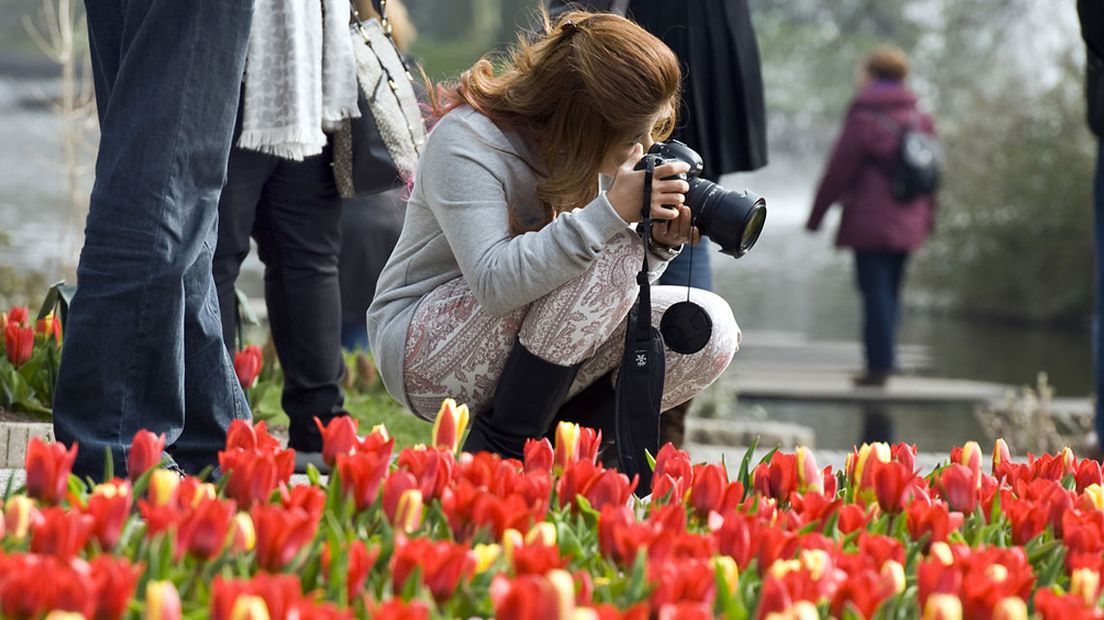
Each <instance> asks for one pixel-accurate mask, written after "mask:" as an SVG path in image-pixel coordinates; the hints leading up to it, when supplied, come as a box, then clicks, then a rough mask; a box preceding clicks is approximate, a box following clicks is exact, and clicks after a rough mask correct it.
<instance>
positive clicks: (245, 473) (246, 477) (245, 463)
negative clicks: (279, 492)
mask: <svg viewBox="0 0 1104 620" xmlns="http://www.w3.org/2000/svg"><path fill="white" fill-rule="evenodd" d="M219 465H220V466H221V467H222V471H223V473H224V474H226V475H227V476H229V478H228V479H227V481H226V487H225V491H226V495H227V497H230V498H231V499H233V500H235V501H236V502H238V504H239V505H241V507H242V508H243V509H248V508H249V507H250V506H253V505H254V504H257V503H266V502H268V500H269V498H271V496H272V492H273V491H275V490H276V488H277V486H279V485H280V484H281V483H283V484H287V483H288V481H290V480H291V474H292V472H293V471H294V470H295V451H294V450H279V451H275V452H262V451H259V450H254V451H248V452H246V451H240V450H235V451H223V452H219Z"/></svg>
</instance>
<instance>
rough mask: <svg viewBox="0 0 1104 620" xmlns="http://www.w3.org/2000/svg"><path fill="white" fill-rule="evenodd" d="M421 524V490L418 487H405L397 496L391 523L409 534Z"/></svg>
mask: <svg viewBox="0 0 1104 620" xmlns="http://www.w3.org/2000/svg"><path fill="white" fill-rule="evenodd" d="M421 524H422V492H421V491H420V490H418V489H407V490H405V491H403V493H402V495H400V496H399V506H398V508H397V509H396V510H395V522H394V523H393V524H392V525H394V526H395V528H396V529H399V530H402V531H403V532H406V533H407V534H409V533H411V532H413V531H414V530H416V529H418V526H419V525H421Z"/></svg>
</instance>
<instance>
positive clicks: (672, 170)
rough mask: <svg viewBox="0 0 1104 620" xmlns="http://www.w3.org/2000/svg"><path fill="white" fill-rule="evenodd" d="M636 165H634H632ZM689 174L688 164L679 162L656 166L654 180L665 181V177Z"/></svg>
mask: <svg viewBox="0 0 1104 620" xmlns="http://www.w3.org/2000/svg"><path fill="white" fill-rule="evenodd" d="M638 161H639V159H638ZM633 165H634V166H635V165H636V164H635V163H634V164H633ZM687 172H690V164H688V163H686V162H681V161H675V162H670V163H666V164H663V165H662V166H657V167H656V169H655V172H654V173H653V174H654V175H655V178H657V179H666V178H667V177H670V176H674V175H676V174H685V173H687Z"/></svg>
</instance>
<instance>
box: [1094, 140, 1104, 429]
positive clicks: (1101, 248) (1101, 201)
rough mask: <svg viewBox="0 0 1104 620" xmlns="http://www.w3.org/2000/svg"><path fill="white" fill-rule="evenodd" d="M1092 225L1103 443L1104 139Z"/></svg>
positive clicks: (1096, 361) (1098, 407)
mask: <svg viewBox="0 0 1104 620" xmlns="http://www.w3.org/2000/svg"><path fill="white" fill-rule="evenodd" d="M1093 220H1094V222H1093V228H1094V230H1095V235H1096V261H1095V262H1096V308H1095V311H1094V312H1093V330H1092V348H1093V386H1094V387H1095V390H1096V438H1097V442H1099V443H1101V445H1104V333H1102V330H1104V298H1102V296H1104V142H1101V143H1100V146H1099V152H1098V153H1097V158H1096V178H1095V179H1094V184H1093Z"/></svg>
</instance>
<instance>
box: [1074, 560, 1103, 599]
mask: <svg viewBox="0 0 1104 620" xmlns="http://www.w3.org/2000/svg"><path fill="white" fill-rule="evenodd" d="M1070 594H1073V595H1074V596H1077V597H1080V598H1081V600H1083V601H1085V605H1086V606H1087V607H1096V599H1098V598H1100V573H1098V572H1096V571H1095V570H1093V569H1091V568H1076V569H1074V570H1073V574H1072V575H1070Z"/></svg>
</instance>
